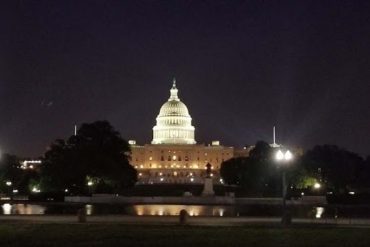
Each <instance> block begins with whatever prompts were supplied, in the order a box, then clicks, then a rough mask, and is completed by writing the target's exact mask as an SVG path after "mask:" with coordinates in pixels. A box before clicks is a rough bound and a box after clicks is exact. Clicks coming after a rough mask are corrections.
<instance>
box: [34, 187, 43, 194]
mask: <svg viewBox="0 0 370 247" xmlns="http://www.w3.org/2000/svg"><path fill="white" fill-rule="evenodd" d="M32 192H34V193H40V192H41V190H40V189H39V188H37V187H36V186H33V188H32Z"/></svg>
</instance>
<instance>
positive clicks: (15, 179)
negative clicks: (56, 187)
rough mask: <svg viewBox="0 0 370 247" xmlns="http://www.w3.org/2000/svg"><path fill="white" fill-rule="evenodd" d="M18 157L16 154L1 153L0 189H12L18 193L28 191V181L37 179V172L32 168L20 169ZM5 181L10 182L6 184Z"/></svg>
mask: <svg viewBox="0 0 370 247" xmlns="http://www.w3.org/2000/svg"><path fill="white" fill-rule="evenodd" d="M20 162H21V161H20V159H19V158H18V157H17V156H16V155H11V154H3V155H2V157H1V159H0V190H1V191H2V192H6V193H10V192H11V190H12V189H16V190H18V193H20V194H28V193H29V192H30V186H29V185H30V183H31V181H33V180H37V179H38V174H37V172H36V171H35V170H32V169H26V170H24V169H21V163H20ZM6 182H11V185H7V184H6Z"/></svg>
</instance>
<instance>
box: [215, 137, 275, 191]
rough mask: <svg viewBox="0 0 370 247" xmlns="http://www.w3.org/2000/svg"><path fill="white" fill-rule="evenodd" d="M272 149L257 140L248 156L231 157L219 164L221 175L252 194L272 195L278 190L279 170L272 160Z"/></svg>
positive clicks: (227, 181)
mask: <svg viewBox="0 0 370 247" xmlns="http://www.w3.org/2000/svg"><path fill="white" fill-rule="evenodd" d="M272 154H273V149H272V148H271V147H270V145H269V144H268V143H266V142H263V141H259V142H257V143H256V145H255V147H254V148H253V149H252V150H251V152H250V154H249V157H240V158H232V159H230V160H227V161H224V162H223V163H222V164H221V170H220V173H221V177H222V178H223V179H224V181H225V183H227V184H234V185H238V186H240V187H242V188H243V190H244V191H246V192H248V193H249V194H253V195H263V194H268V195H274V194H276V193H279V190H280V186H281V185H280V183H279V182H280V179H279V176H280V172H279V169H278V167H277V166H276V165H275V164H274V162H273V160H272Z"/></svg>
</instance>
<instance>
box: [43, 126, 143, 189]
mask: <svg viewBox="0 0 370 247" xmlns="http://www.w3.org/2000/svg"><path fill="white" fill-rule="evenodd" d="M129 154H130V147H129V145H128V143H127V142H126V141H125V140H124V139H122V138H121V136H120V134H119V133H118V132H117V131H116V130H114V128H113V127H112V126H111V125H110V124H109V122H107V121H97V122H94V123H89V124H87V123H85V124H82V126H81V127H80V129H79V130H78V132H77V135H76V136H71V137H70V138H68V140H67V141H64V140H56V141H55V142H54V143H52V144H51V146H50V149H49V150H48V151H47V152H46V153H45V155H44V158H43V169H42V184H43V186H44V188H45V189H47V190H57V191H61V190H64V189H68V190H69V191H71V192H76V193H81V192H84V191H85V192H86V191H87V190H88V187H87V182H88V180H89V181H90V182H92V183H93V185H91V187H95V186H98V185H100V186H99V187H100V188H102V187H107V186H110V187H111V191H114V192H119V191H121V190H122V189H123V188H126V187H129V186H133V185H134V184H135V182H136V181H137V172H136V170H135V169H134V168H133V167H132V166H131V165H130V164H129ZM102 185H104V186H102Z"/></svg>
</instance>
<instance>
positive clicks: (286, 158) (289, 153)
mask: <svg viewBox="0 0 370 247" xmlns="http://www.w3.org/2000/svg"><path fill="white" fill-rule="evenodd" d="M284 157H285V160H291V159H293V154H292V153H291V152H290V151H289V150H288V151H286V153H285V155H284Z"/></svg>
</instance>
